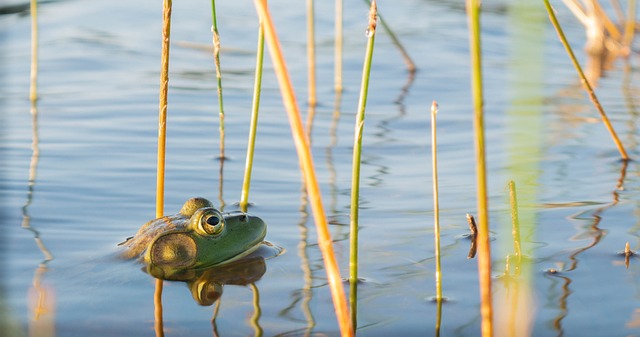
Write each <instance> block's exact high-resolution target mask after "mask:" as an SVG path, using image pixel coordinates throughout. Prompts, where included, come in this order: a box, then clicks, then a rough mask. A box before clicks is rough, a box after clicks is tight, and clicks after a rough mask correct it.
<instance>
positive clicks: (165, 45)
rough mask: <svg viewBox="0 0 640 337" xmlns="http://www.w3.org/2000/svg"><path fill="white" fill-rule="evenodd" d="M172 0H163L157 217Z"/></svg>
mask: <svg viewBox="0 0 640 337" xmlns="http://www.w3.org/2000/svg"><path fill="white" fill-rule="evenodd" d="M171 7H172V0H164V1H163V10H162V14H163V17H162V54H161V56H160V111H159V115H158V155H157V157H158V158H157V159H158V163H157V173H156V218H160V217H162V216H163V215H164V168H165V152H166V138H167V136H166V135H167V96H168V93H169V47H170V38H171Z"/></svg>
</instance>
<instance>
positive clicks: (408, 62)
mask: <svg viewBox="0 0 640 337" xmlns="http://www.w3.org/2000/svg"><path fill="white" fill-rule="evenodd" d="M364 2H366V3H367V4H370V2H371V1H369V0H364ZM378 19H380V24H381V25H382V28H383V29H384V31H385V32H387V34H389V37H390V38H391V42H393V44H394V45H396V47H397V48H398V50H400V54H402V59H403V60H404V63H405V64H406V65H407V70H409V72H411V73H413V72H415V71H416V69H417V68H416V64H415V63H414V62H413V60H412V59H411V56H409V53H408V52H407V50H406V49H405V48H404V46H403V45H402V42H400V39H398V37H397V36H396V34H395V33H394V32H393V30H392V29H391V27H389V25H388V24H387V22H386V21H385V20H384V19H383V18H382V16H381V15H380V14H378Z"/></svg>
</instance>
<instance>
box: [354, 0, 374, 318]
mask: <svg viewBox="0 0 640 337" xmlns="http://www.w3.org/2000/svg"><path fill="white" fill-rule="evenodd" d="M377 13H378V9H377V6H376V2H375V0H374V1H372V2H371V8H370V10H369V24H368V28H367V30H366V32H367V33H366V34H367V49H366V52H365V58H364V64H363V66H362V81H361V84H360V98H359V100H358V110H357V115H356V126H355V135H354V139H353V162H352V171H351V219H350V233H351V235H350V237H349V239H350V240H349V241H350V255H349V285H350V307H351V324H353V326H354V327H357V326H358V325H357V315H358V313H357V312H358V310H357V292H358V230H359V225H358V215H359V214H358V207H359V206H360V161H361V157H362V132H363V129H364V118H365V110H366V107H367V96H368V92H369V74H370V73H371V60H372V59H373V46H374V42H375V37H376V24H377Z"/></svg>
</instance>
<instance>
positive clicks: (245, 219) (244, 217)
mask: <svg viewBox="0 0 640 337" xmlns="http://www.w3.org/2000/svg"><path fill="white" fill-rule="evenodd" d="M248 219H249V218H248V217H247V215H246V214H242V215H240V221H242V222H247V220H248Z"/></svg>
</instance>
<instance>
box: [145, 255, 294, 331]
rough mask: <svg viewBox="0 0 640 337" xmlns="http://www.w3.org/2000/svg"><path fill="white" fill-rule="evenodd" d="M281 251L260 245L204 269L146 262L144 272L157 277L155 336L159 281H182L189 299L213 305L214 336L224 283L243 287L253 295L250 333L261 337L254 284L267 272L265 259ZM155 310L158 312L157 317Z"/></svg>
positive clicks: (160, 328)
mask: <svg viewBox="0 0 640 337" xmlns="http://www.w3.org/2000/svg"><path fill="white" fill-rule="evenodd" d="M280 253H282V250H281V249H280V248H279V247H276V246H273V245H266V244H265V245H264V246H262V247H261V248H259V249H258V250H257V251H256V252H254V253H252V254H251V255H249V256H247V257H244V258H242V259H240V260H238V261H234V262H231V263H227V264H223V265H219V266H213V267H211V268H206V269H174V268H167V267H166V266H158V265H154V264H150V265H148V266H145V267H144V271H145V272H147V273H149V274H150V275H151V276H153V277H155V278H156V279H157V281H156V293H155V304H156V306H155V310H156V322H155V324H156V335H157V336H164V328H163V320H162V315H161V313H162V288H163V286H162V283H163V281H173V282H184V283H185V284H186V286H187V288H188V289H189V292H190V293H191V296H192V297H193V300H194V301H195V302H196V303H198V304H199V305H201V306H212V305H213V304H216V306H215V308H214V312H213V315H212V319H211V324H212V330H213V335H214V336H218V335H219V333H218V327H217V323H216V319H217V318H218V315H219V313H220V303H221V298H222V294H223V290H224V286H226V285H236V286H247V287H249V288H250V289H251V291H252V294H253V302H252V307H253V314H252V316H251V318H250V320H249V325H250V326H251V327H252V328H253V329H254V336H262V334H263V329H262V327H261V326H260V322H259V320H260V316H261V312H262V310H261V309H260V294H259V291H258V287H257V286H256V285H255V283H256V282H257V281H259V280H260V279H261V278H262V276H264V274H265V273H266V271H267V266H266V262H265V260H266V259H267V258H271V257H275V256H277V255H279V254H280ZM158 313H160V315H159V316H158Z"/></svg>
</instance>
